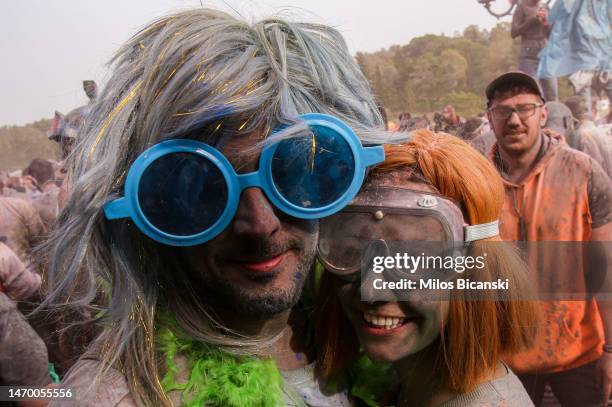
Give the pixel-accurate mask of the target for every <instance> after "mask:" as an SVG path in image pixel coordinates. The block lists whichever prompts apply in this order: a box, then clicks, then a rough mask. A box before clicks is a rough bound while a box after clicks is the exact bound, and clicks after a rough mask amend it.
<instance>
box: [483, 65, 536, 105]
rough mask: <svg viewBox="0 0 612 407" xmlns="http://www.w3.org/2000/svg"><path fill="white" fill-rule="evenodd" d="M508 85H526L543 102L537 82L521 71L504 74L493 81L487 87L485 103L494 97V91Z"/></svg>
mask: <svg viewBox="0 0 612 407" xmlns="http://www.w3.org/2000/svg"><path fill="white" fill-rule="evenodd" d="M508 83H514V84H517V85H526V86H527V87H529V88H531V89H533V90H534V91H535V92H536V94H537V95H538V96H539V97H540V99H542V101H544V92H542V88H540V84H539V83H538V81H537V80H536V79H535V78H534V77H533V76H531V75H528V74H526V73H525V72H521V71H512V72H506V73H504V74H501V75H499V76H498V77H497V78H495V79H493V80H492V81H491V83H489V84H488V85H487V88H486V90H485V95H486V96H487V103H490V102H491V100H492V99H493V95H495V91H496V90H497V89H499V88H500V87H502V86H503V85H506V84H508Z"/></svg>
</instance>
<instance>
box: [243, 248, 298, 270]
mask: <svg viewBox="0 0 612 407" xmlns="http://www.w3.org/2000/svg"><path fill="white" fill-rule="evenodd" d="M286 255H287V252H283V253H281V254H279V255H277V256H274V257H269V258H267V259H264V260H261V261H255V262H252V261H245V262H240V265H241V266H243V267H244V268H247V269H249V270H251V271H255V272H258V273H269V272H271V271H272V270H274V269H275V268H276V267H278V266H279V265H280V264H281V263H282V261H283V260H284V259H285V256H286Z"/></svg>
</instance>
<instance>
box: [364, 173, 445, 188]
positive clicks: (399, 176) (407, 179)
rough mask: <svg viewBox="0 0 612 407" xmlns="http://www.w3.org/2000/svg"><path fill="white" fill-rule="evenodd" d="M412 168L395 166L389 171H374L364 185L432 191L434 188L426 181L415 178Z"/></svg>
mask: <svg viewBox="0 0 612 407" xmlns="http://www.w3.org/2000/svg"><path fill="white" fill-rule="evenodd" d="M415 178H416V177H415V170H414V168H409V167H405V168H396V169H393V170H391V171H376V172H374V173H373V174H371V176H370V177H368V181H367V182H366V185H365V186H366V187H394V188H402V189H412V190H415V191H423V192H432V193H436V190H435V189H434V188H433V187H432V186H431V185H429V184H428V183H426V182H421V181H418V180H417V179H415Z"/></svg>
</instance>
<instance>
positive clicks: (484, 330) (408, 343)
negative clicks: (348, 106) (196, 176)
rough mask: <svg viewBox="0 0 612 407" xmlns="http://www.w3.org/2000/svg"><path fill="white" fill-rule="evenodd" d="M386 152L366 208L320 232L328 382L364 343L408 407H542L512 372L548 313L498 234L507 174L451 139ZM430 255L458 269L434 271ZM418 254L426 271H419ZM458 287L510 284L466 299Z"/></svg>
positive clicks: (353, 208)
mask: <svg viewBox="0 0 612 407" xmlns="http://www.w3.org/2000/svg"><path fill="white" fill-rule="evenodd" d="M385 149H386V151H385V154H386V160H385V162H384V163H383V164H380V165H379V166H378V167H376V168H374V169H373V171H372V173H371V174H370V175H369V177H368V179H367V181H366V183H365V184H364V186H363V188H362V190H361V192H360V194H359V195H358V196H357V198H355V200H354V201H353V202H352V203H351V205H350V206H348V207H347V208H345V209H344V210H343V211H342V212H340V213H338V214H336V215H333V216H331V217H329V218H327V219H324V220H323V221H322V222H321V225H320V241H319V245H318V253H319V259H320V260H321V262H322V263H323V265H324V266H325V269H326V270H327V272H326V273H324V274H323V277H322V280H321V286H320V292H319V299H320V301H321V303H320V316H319V321H318V325H319V326H318V328H319V329H318V330H317V331H318V339H317V341H318V345H319V347H320V357H319V364H318V366H319V372H320V374H321V375H322V376H325V377H328V378H329V377H331V376H334V375H336V374H339V373H341V372H342V371H343V369H344V368H346V367H347V365H348V362H349V361H350V360H352V359H354V357H355V356H356V355H357V354H358V352H359V348H360V346H359V345H361V348H362V349H363V350H364V352H365V353H366V354H367V356H368V357H369V358H370V359H372V360H374V361H382V362H389V363H391V364H392V365H393V367H394V368H395V370H396V372H397V374H398V378H399V391H398V393H397V397H396V401H395V404H396V405H397V406H445V407H451V406H452V407H455V406H456V407H466V406H521V407H523V406H532V405H533V404H532V402H531V400H530V399H529V397H528V395H527V393H526V392H525V390H524V388H523V387H522V385H521V383H520V381H519V380H518V378H517V377H516V376H515V375H514V373H512V371H510V369H509V368H508V367H507V366H506V365H505V364H504V363H503V362H502V361H503V359H504V357H505V356H507V355H510V354H513V353H516V352H518V351H520V350H522V349H524V348H527V347H529V346H530V344H531V342H532V341H533V338H534V336H535V327H536V326H537V322H538V313H537V306H536V305H535V304H534V303H533V302H530V301H526V299H529V298H528V293H529V292H530V290H529V284H528V281H527V276H526V269H525V266H524V264H523V263H522V261H521V260H520V258H519V257H518V255H517V252H516V251H515V250H513V248H512V247H511V246H509V245H508V244H505V243H503V242H501V240H500V238H499V236H498V223H497V222H498V219H499V217H500V214H501V208H502V202H503V197H504V188H503V184H502V181H501V179H500V177H499V175H498V174H497V171H496V170H495V168H494V167H493V166H492V165H491V164H490V163H489V162H488V161H487V160H486V159H485V158H484V157H483V156H482V155H481V154H479V153H478V152H477V151H476V150H474V149H473V148H471V147H470V146H468V145H467V144H466V143H464V142H463V141H461V140H459V139H458V138H456V137H453V136H450V135H447V134H443V133H432V132H430V131H427V130H422V131H417V132H413V133H412V137H411V139H410V140H409V141H406V142H404V143H401V144H392V145H387V146H386V147H385ZM458 253H459V254H460V255H458ZM381 254H384V255H386V256H379V255H381ZM431 254H437V255H438V256H439V257H440V259H444V261H447V260H448V261H450V263H448V264H450V265H447V263H444V266H443V267H440V266H439V265H438V266H432V267H428V266H425V264H426V263H425V261H426V259H427V262H428V261H429V260H430V259H434V260H435V259H436V258H437V257H436V256H430V255H431ZM449 254H450V255H449ZM408 255H410V256H412V259H417V260H418V259H419V258H420V259H421V260H419V261H422V262H421V263H420V265H419V266H414V267H413V268H412V269H410V264H411V263H410V262H407V261H404V262H401V261H400V260H406V257H407V256H408ZM408 257H409V256H408ZM460 258H461V259H463V260H461V259H460ZM469 258H471V259H472V261H471V262H470V261H468V260H465V259H469ZM364 259H365V262H364ZM381 259H382V260H381ZM474 259H476V260H475V261H474ZM459 260H461V261H459ZM433 263H434V264H435V261H434V262H433ZM412 264H415V263H412ZM440 264H441V262H440ZM458 265H459V266H461V267H457V266H458ZM470 265H471V266H473V267H472V269H471V270H470V267H469V266H470ZM442 268H443V269H442ZM449 268H450V269H451V270H449ZM360 272H361V274H360ZM360 275H361V277H362V278H361V279H360V278H359V277H360ZM459 277H460V278H461V279H464V280H466V278H465V277H469V280H471V281H472V283H474V282H477V283H483V284H484V286H485V287H486V284H487V282H494V281H498V282H504V284H501V285H500V286H499V287H498V290H497V291H496V290H493V289H490V288H489V289H483V290H459V289H458V288H459V285H458V282H459V281H458V280H459ZM431 280H435V281H434V282H431ZM409 281H412V282H413V283H410V282H409ZM423 281H430V283H426V284H425V286H421V285H420V284H422V283H423ZM385 282H387V283H388V282H391V283H394V284H395V286H393V285H392V284H387V285H386V286H384V284H385ZM398 283H402V284H404V285H403V286H400V285H398ZM411 284H413V285H411ZM428 284H429V285H428ZM453 284H454V286H453ZM385 287H387V288H389V287H390V288H393V287H395V288H396V289H395V290H392V289H387V290H385V289H384V288H385ZM432 287H434V288H433V289H432ZM489 287H492V286H489ZM381 288H382V289H381ZM399 288H401V289H399ZM419 288H421V289H419Z"/></svg>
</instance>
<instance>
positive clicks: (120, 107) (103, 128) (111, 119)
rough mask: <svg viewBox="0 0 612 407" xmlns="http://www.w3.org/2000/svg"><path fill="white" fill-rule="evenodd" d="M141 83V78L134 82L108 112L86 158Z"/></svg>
mask: <svg viewBox="0 0 612 407" xmlns="http://www.w3.org/2000/svg"><path fill="white" fill-rule="evenodd" d="M141 85H142V80H139V81H138V83H136V86H134V88H133V89H132V90H131V91H130V93H128V94H127V95H126V96H125V97H124V98H123V99H122V100H121V102H119V104H118V105H117V106H115V108H114V109H113V111H112V112H110V114H109V115H108V117H107V119H106V121H105V122H104V125H103V126H102V128H101V129H100V131H99V132H98V137H96V141H95V142H94V145H93V146H92V147H91V149H90V150H89V156H88V157H87V159H88V160H91V156H92V155H93V153H94V152H95V151H96V148H97V147H98V143H100V140H101V139H102V136H103V135H104V133H105V132H106V129H108V126H110V124H111V122H112V121H113V119H114V118H115V116H116V115H117V114H118V113H119V112H120V111H121V110H123V108H125V106H126V105H127V104H128V103H130V101H131V100H132V99H134V97H135V96H136V95H137V94H138V91H139V90H140V86H141Z"/></svg>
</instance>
